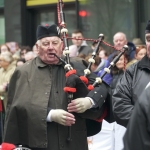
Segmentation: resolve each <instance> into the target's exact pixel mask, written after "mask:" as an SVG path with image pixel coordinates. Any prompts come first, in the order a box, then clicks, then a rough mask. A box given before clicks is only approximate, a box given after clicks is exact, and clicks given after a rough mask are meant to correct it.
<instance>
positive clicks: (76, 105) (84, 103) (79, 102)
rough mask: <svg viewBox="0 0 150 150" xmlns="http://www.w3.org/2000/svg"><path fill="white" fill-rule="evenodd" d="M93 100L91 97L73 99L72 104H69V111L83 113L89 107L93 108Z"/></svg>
mask: <svg viewBox="0 0 150 150" xmlns="http://www.w3.org/2000/svg"><path fill="white" fill-rule="evenodd" d="M91 106H92V102H91V100H90V99H89V98H87V97H86V98H77V99H75V100H72V101H71V103H70V104H68V107H67V109H68V112H77V113H83V112H85V111H86V110H87V109H89V108H91Z"/></svg>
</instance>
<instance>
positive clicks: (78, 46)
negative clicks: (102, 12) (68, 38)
mask: <svg viewBox="0 0 150 150" xmlns="http://www.w3.org/2000/svg"><path fill="white" fill-rule="evenodd" d="M72 38H75V39H72V43H73V46H72V45H71V46H70V47H69V50H70V57H75V56H78V55H79V54H81V53H82V54H84V55H86V56H87V55H88V54H89V53H92V52H93V50H92V49H91V48H90V46H88V45H87V43H86V41H83V40H78V39H83V34H82V31H81V30H75V31H74V32H73V33H72Z"/></svg>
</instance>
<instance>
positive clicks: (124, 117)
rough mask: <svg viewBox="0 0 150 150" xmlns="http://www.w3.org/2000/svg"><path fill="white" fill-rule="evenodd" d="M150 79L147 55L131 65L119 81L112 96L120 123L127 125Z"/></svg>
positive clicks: (115, 113) (149, 63) (115, 114)
mask: <svg viewBox="0 0 150 150" xmlns="http://www.w3.org/2000/svg"><path fill="white" fill-rule="evenodd" d="M149 80H150V60H149V59H148V57H147V55H146V56H145V57H143V59H142V60H141V61H139V62H137V63H135V64H133V65H131V66H130V67H129V68H127V70H126V71H125V73H124V75H123V77H122V78H121V80H120V81H119V82H118V84H117V86H116V89H115V91H114V94H113V97H112V103H113V111H114V117H115V119H116V121H117V123H118V124H120V125H123V126H125V127H126V126H127V124H128V121H129V119H130V117H131V114H132V111H133V109H134V105H135V103H136V101H137V99H138V97H139V96H140V95H141V93H142V91H143V90H144V88H145V86H146V85H147V83H148V82H149Z"/></svg>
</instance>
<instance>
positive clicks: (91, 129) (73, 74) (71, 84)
mask: <svg viewBox="0 0 150 150" xmlns="http://www.w3.org/2000/svg"><path fill="white" fill-rule="evenodd" d="M63 6H64V5H63V1H62V0H58V5H57V11H58V24H59V28H60V32H61V35H62V39H63V42H64V51H63V55H64V56H65V59H62V58H58V59H60V61H62V62H63V63H64V69H65V70H66V86H65V87H64V91H65V92H66V93H67V94H68V103H70V102H71V100H72V99H75V98H79V97H87V96H88V95H89V94H93V95H94V93H95V92H97V91H99V90H102V88H100V87H101V84H102V82H103V77H104V76H105V75H106V74H107V73H110V69H111V68H112V67H114V66H115V64H116V62H117V61H118V60H119V58H120V57H121V56H122V55H123V54H124V53H125V51H127V50H128V46H126V45H125V46H124V47H123V49H122V50H120V51H121V52H120V54H119V55H118V56H116V57H115V58H114V59H113V61H112V62H111V63H110V66H109V67H108V68H105V69H104V73H103V74H102V76H101V77H97V78H96V80H95V82H94V83H93V85H90V84H89V83H88V76H89V75H90V74H91V71H90V67H91V65H92V63H94V62H95V61H94V58H95V56H96V54H97V52H98V50H99V47H100V45H101V44H102V43H104V44H105V45H107V46H110V47H113V46H111V45H109V44H108V43H106V42H104V41H103V40H104V35H103V34H100V35H99V37H98V39H97V40H92V41H96V42H97V45H96V47H95V49H94V51H93V53H92V57H91V58H90V59H89V64H88V65H87V69H85V70H84V75H80V76H79V75H78V74H77V71H76V70H75V69H73V65H72V64H71V63H70V57H69V53H70V51H69V46H68V39H72V38H69V37H68V30H67V28H66V24H65V17H64V12H63ZM78 40H83V39H78ZM84 40H85V39H84ZM86 40H87V39H86ZM90 40H91V39H90ZM113 48H114V47H113ZM56 57H57V56H56ZM82 61H83V64H86V63H85V61H84V60H82ZM103 84H105V83H104V82H103ZM108 91H109V90H108ZM95 95H96V94H95ZM97 95H98V94H97ZM97 95H96V96H97ZM100 96H101V95H100ZM106 97H107V98H106V99H105V100H103V101H102V100H101V101H99V103H100V104H99V106H102V105H103V104H104V103H106V105H109V107H110V111H109V110H108V112H107V110H106V111H104V115H103V116H102V118H100V119H99V120H91V119H86V126H87V136H92V135H95V134H97V133H98V132H99V131H100V130H101V122H102V119H104V118H105V119H106V120H107V121H108V122H113V121H114V120H113V119H112V118H113V117H108V116H109V115H111V116H113V113H112V108H111V100H110V99H111V98H110V97H111V96H110V94H107V96H106ZM92 98H93V97H92ZM99 99H100V98H99ZM107 99H109V100H107ZM107 109H108V108H107ZM108 113H109V115H107V114H108ZM68 141H71V127H68Z"/></svg>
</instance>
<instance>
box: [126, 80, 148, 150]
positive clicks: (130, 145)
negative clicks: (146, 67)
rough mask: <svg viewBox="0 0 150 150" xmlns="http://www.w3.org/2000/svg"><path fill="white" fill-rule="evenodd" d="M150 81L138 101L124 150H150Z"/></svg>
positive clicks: (129, 124) (129, 125)
mask: <svg viewBox="0 0 150 150" xmlns="http://www.w3.org/2000/svg"><path fill="white" fill-rule="evenodd" d="M149 114H150V82H149V87H148V88H147V87H146V89H145V88H144V91H143V93H142V95H141V96H140V98H139V100H138V101H137V102H136V105H135V107H134V111H133V113H132V116H131V119H130V121H129V123H128V126H127V131H126V134H125V136H124V150H150V115H149Z"/></svg>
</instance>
